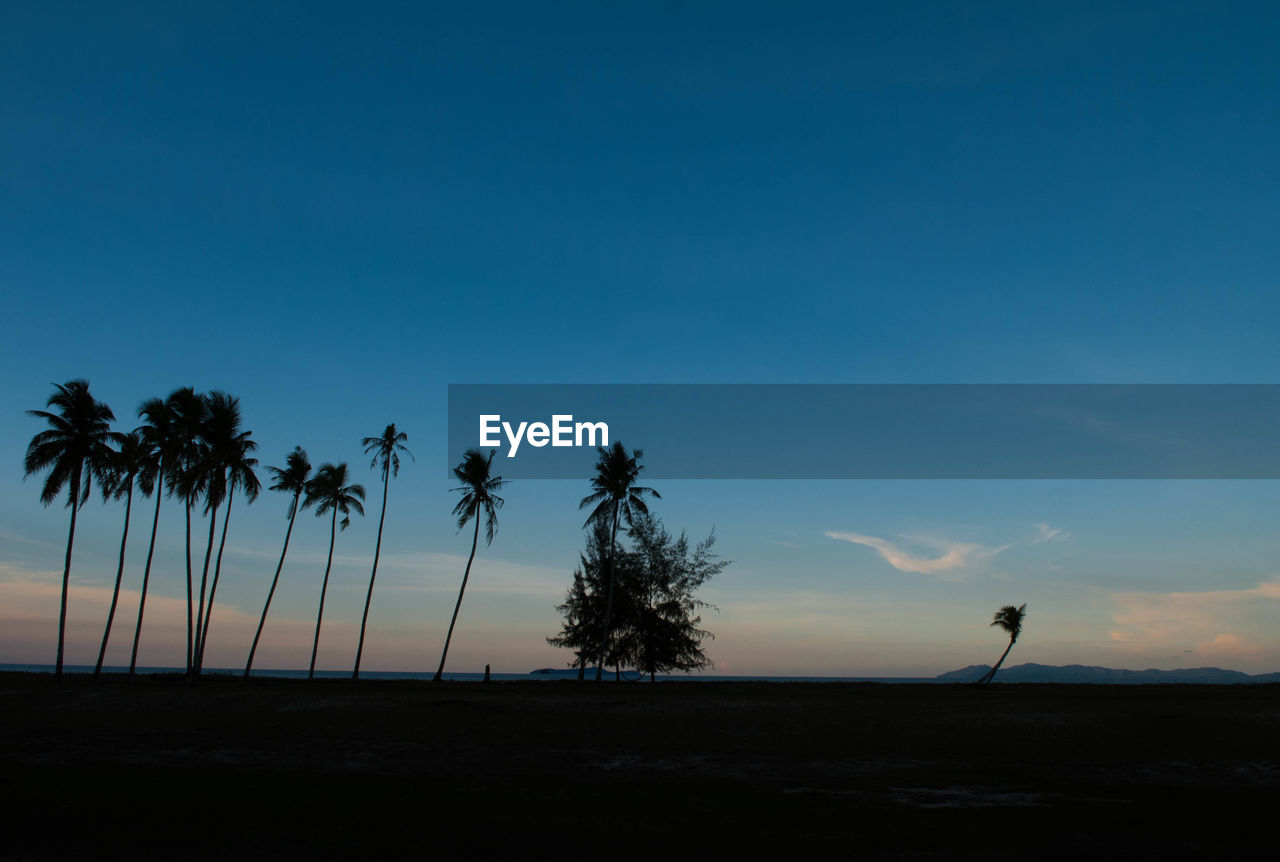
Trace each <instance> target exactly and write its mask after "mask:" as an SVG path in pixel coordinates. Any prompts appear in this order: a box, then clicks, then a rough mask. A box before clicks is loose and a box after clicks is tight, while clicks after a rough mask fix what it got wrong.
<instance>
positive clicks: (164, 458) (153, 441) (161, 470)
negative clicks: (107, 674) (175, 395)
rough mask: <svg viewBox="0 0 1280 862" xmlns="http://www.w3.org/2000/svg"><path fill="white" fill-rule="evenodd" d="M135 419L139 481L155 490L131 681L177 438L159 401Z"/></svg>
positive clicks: (166, 408)
mask: <svg viewBox="0 0 1280 862" xmlns="http://www.w3.org/2000/svg"><path fill="white" fill-rule="evenodd" d="M138 417H139V418H141V419H144V420H146V421H145V422H143V424H142V425H141V426H140V427H139V428H138V429H137V433H138V434H140V435H141V436H142V439H143V440H144V441H145V443H146V447H147V457H146V462H145V464H144V465H143V467H142V470H141V472H140V473H139V477H140V478H139V481H140V482H141V481H146V482H148V483H150V484H152V485H153V486H154V487H155V490H156V509H155V514H154V515H153V516H152V518H151V543H150V544H149V545H148V546H147V564H146V567H145V568H144V569H143V570H142V597H141V599H140V600H139V602H138V624H137V627H136V628H135V629H134V631H133V652H132V654H131V655H130V657H129V678H130V679H132V678H133V674H134V671H135V670H136V668H137V666H138V643H139V641H140V640H141V639H142V617H143V614H144V613H145V612H146V609H147V588H148V586H149V585H150V583H151V560H152V558H153V557H154V556H155V551H156V530H157V529H158V528H159V526H160V500H161V498H162V497H164V495H163V494H162V493H160V490H161V485H162V484H163V483H164V481H165V480H166V478H167V477H168V474H169V473H170V472H171V471H172V467H173V464H174V461H175V459H176V456H177V455H178V452H177V436H176V429H175V427H174V416H173V412H172V411H171V410H170V409H169V402H167V401H165V400H164V399H163V398H151V399H148V400H147V401H145V402H143V404H142V406H141V407H139V408H138Z"/></svg>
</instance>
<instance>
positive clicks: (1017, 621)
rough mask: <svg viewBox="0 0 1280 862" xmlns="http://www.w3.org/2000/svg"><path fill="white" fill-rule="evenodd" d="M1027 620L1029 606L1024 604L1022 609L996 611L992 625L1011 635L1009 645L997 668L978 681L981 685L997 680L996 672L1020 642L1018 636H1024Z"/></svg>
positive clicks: (1007, 607)
mask: <svg viewBox="0 0 1280 862" xmlns="http://www.w3.org/2000/svg"><path fill="white" fill-rule="evenodd" d="M1026 618H1027V605H1026V603H1025V602H1023V604H1022V606H1021V607H1017V608H1015V607H1014V606H1013V605H1005V606H1004V607H1002V608H1001V609H1000V610H998V611H996V615H995V617H993V618H992V620H991V625H993V626H999V627H1000V628H1002V629H1004V630H1005V631H1007V632H1008V633H1009V645H1008V646H1007V647H1005V648H1004V653H1003V654H1002V655H1001V656H1000V661H998V662H996V666H995V667H993V668H992V669H991V670H989V671H987V673H986V675H985V676H983V677H982V679H980V680H978V684H979V685H985V684H987V683H989V682H991V680H993V679H995V675H996V671H998V670H1000V665H1002V664H1004V659H1005V656H1007V655H1008V654H1009V650H1011V649H1013V645H1014V643H1015V642H1016V641H1017V640H1018V635H1020V634H1022V621H1023V620H1025V619H1026Z"/></svg>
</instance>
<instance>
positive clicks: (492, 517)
mask: <svg viewBox="0 0 1280 862" xmlns="http://www.w3.org/2000/svg"><path fill="white" fill-rule="evenodd" d="M493 455H494V450H492V449H490V450H489V457H487V458H486V457H485V455H484V453H483V452H481V451H480V450H479V449H468V450H467V451H466V453H465V454H463V456H462V461H461V462H460V463H459V464H458V466H457V467H454V468H453V475H454V476H456V477H457V478H458V481H459V482H461V483H462V485H460V486H459V487H457V488H454V489H453V490H455V491H461V492H462V499H461V500H459V501H458V505H456V506H454V507H453V514H455V515H457V516H458V530H459V531H461V530H462V528H463V527H465V526H466V525H467V521H470V520H471V519H473V518H474V519H475V522H476V528H475V533H474V534H473V535H472V537H471V556H469V557H467V568H466V570H465V571H464V572H463V573H462V588H461V589H459V590H458V602H457V604H455V605H454V606H453V618H452V619H450V620H449V633H448V634H447V635H446V636H445V639H444V652H443V653H441V654H440V667H438V668H437V669H436V675H435V677H434V680H435V681H437V682H438V681H439V680H440V679H441V678H442V676H443V675H444V662H445V659H446V658H448V656H449V642H450V641H451V640H453V627H454V624H456V623H457V622H458V610H459V609H460V608H461V607H462V595H463V593H465V592H466V591H467V579H468V578H470V577H471V562H472V561H473V560H474V559H475V558H476V545H477V544H478V543H479V541H480V515H481V514H483V515H484V517H485V544H487V545H491V544H493V536H494V534H495V533H497V532H498V512H497V510H498V509H501V508H502V504H503V502H504V501H503V499H502V498H501V497H499V496H498V495H497V494H495V493H494V492H495V491H499V490H501V489H502V486H503V485H505V484H507V483H506V482H504V481H502V477H501V476H490V475H489V471H490V469H491V468H492V466H493Z"/></svg>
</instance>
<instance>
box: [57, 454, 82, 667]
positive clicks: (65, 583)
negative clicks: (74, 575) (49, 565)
mask: <svg viewBox="0 0 1280 862" xmlns="http://www.w3.org/2000/svg"><path fill="white" fill-rule="evenodd" d="M79 511H80V467H79V466H78V465H77V467H76V472H75V475H73V476H72V477H71V529H70V531H69V532H68V533H67V561H66V563H65V564H64V565H63V567H62V610H60V611H59V612H58V661H57V664H55V665H54V671H53V678H54V679H55V680H57V681H58V682H62V655H63V647H64V646H65V645H66V640H67V590H68V589H69V588H70V587H71V548H72V547H73V546H74V545H75V543H76V513H77V512H79Z"/></svg>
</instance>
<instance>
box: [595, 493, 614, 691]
mask: <svg viewBox="0 0 1280 862" xmlns="http://www.w3.org/2000/svg"><path fill="white" fill-rule="evenodd" d="M617 548H618V501H617V500H614V501H613V532H612V533H611V534H610V536H609V598H608V600H607V601H606V602H605V605H604V631H602V632H601V633H600V660H599V661H598V662H596V682H600V680H601V679H602V678H603V676H602V675H603V673H604V663H605V660H606V659H607V658H608V648H609V626H610V625H611V624H612V623H613V620H612V619H611V618H612V617H613V581H614V577H613V575H614V569H613V561H614V557H615V556H616V555H617Z"/></svg>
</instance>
